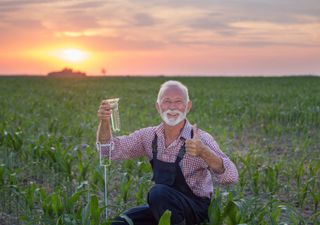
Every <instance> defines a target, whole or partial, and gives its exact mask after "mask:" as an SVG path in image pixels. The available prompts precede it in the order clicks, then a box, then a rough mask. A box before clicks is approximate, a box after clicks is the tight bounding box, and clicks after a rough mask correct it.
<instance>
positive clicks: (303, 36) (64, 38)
mask: <svg viewBox="0 0 320 225" xmlns="http://www.w3.org/2000/svg"><path fill="white" fill-rule="evenodd" d="M0 15H1V20H0V74H7V75H8V74H9V75H10V74H29V75H32V74H33V75H45V74H47V73H48V72H51V71H57V70H61V69H62V68H64V67H71V68H73V69H75V70H80V71H83V72H86V73H87V74H89V75H102V74H103V72H102V70H103V69H104V70H105V74H106V75H298V74H301V75H306V74H313V75H319V74H320V1H319V0H280V1H279V0H277V1H276V0H233V1H228V0H225V1H223V0H219V1H217V0H197V1H196V0H194V1H190V0H164V1H160V0H159V1H153V0H136V1H133V0H111V1H107V0H91V1H90V0H73V1H72V0H70V1H53V0H20V1H16V0H0Z"/></svg>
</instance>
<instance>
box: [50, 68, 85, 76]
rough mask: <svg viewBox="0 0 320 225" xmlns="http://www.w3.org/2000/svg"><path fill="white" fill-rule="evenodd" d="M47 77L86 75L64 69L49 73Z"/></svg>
mask: <svg viewBox="0 0 320 225" xmlns="http://www.w3.org/2000/svg"><path fill="white" fill-rule="evenodd" d="M47 76H48V77H86V76H87V74H86V73H83V72H80V71H73V69H71V68H64V69H63V70H61V71H54V72H50V73H48V75H47Z"/></svg>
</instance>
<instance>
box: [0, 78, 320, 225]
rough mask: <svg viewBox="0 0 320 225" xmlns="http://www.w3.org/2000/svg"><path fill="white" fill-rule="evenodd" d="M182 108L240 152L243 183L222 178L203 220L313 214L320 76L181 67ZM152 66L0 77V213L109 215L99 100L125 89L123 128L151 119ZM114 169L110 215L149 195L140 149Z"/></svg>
mask: <svg viewBox="0 0 320 225" xmlns="http://www.w3.org/2000/svg"><path fill="white" fill-rule="evenodd" d="M176 79H178V80H181V81H182V82H183V83H185V84H186V85H187V86H188V87H189V91H190V98H191V100H192V101H193V109H192V111H191V112H190V114H189V116H188V118H189V120H190V122H191V123H197V124H198V126H199V127H200V128H202V129H203V130H206V131H208V132H209V133H211V134H212V135H213V136H214V137H215V139H216V140H217V142H218V143H219V144H220V147H221V149H222V150H223V151H224V152H225V153H226V154H228V155H229V156H230V157H231V158H232V160H233V161H234V162H235V163H236V165H237V167H238V169H239V174H240V182H239V184H238V185H236V186H234V187H231V188H228V187H218V188H217V189H216V192H215V197H214V198H213V200H212V203H211V206H212V207H211V208H210V217H211V218H212V219H211V220H210V224H240V223H243V224H280V223H282V224H284V223H287V224H319V223H320V222H319V221H320V210H319V201H320V194H319V190H320V181H319V177H320V176H319V175H320V174H319V173H320V172H319V170H320V160H319V159H320V157H319V149H320V144H319V143H320V142H319V137H320V88H319V87H320V79H319V78H317V77H285V78H284V77H283V78H176ZM165 80H167V79H166V78H164V77H159V78H128V77H126V78H45V77H1V78H0V93H1V97H0V222H2V223H4V224H108V221H105V220H104V215H103V214H104V208H103V199H104V197H103V191H104V180H103V168H102V167H100V166H99V156H98V153H97V152H96V149H95V132H96V127H97V125H98V120H97V116H96V113H97V109H98V106H99V104H100V101H101V100H102V99H106V98H112V97H120V108H119V110H120V117H121V126H122V130H121V132H120V133H119V135H125V134H128V133H130V132H132V131H134V130H136V129H138V128H141V127H145V126H150V125H156V124H158V123H159V122H160V118H159V116H158V115H157V112H156V110H155V108H154V104H155V101H156V96H157V91H158V88H159V86H160V84H161V83H162V82H164V81H165ZM108 170H109V187H108V188H109V204H110V209H109V212H110V216H114V215H117V214H118V213H120V212H122V211H123V210H125V209H126V208H128V207H131V206H134V205H136V204H143V203H145V199H146V194H147V191H148V189H149V187H150V185H152V183H151V182H150V178H151V169H150V166H149V164H148V162H146V161H145V159H142V158H140V159H136V160H129V161H124V162H114V163H112V165H111V166H110V167H109V168H108Z"/></svg>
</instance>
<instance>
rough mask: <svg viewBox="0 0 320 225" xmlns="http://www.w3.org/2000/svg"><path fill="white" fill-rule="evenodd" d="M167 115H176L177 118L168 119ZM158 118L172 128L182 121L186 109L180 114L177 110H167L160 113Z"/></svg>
mask: <svg viewBox="0 0 320 225" xmlns="http://www.w3.org/2000/svg"><path fill="white" fill-rule="evenodd" d="M168 113H170V114H178V117H177V118H168ZM160 116H161V118H162V120H163V121H164V122H165V123H166V124H168V125H169V126H171V127H173V126H175V125H177V124H178V123H180V122H181V121H183V120H184V119H185V118H186V116H187V109H186V111H184V112H180V111H179V110H170V109H169V110H167V111H165V112H161V113H160Z"/></svg>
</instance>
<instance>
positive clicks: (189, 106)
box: [187, 101, 192, 113]
mask: <svg viewBox="0 0 320 225" xmlns="http://www.w3.org/2000/svg"><path fill="white" fill-rule="evenodd" d="M187 108H188V111H187V112H188V113H189V112H190V110H191V109H192V101H189V102H188V105H187Z"/></svg>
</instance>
